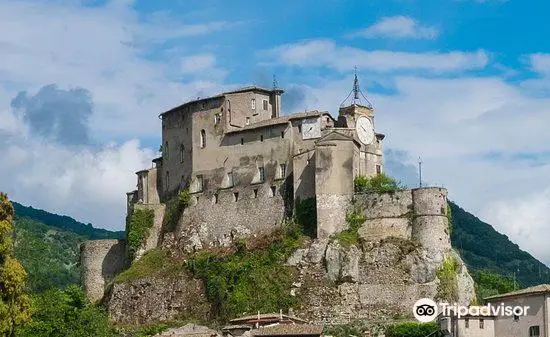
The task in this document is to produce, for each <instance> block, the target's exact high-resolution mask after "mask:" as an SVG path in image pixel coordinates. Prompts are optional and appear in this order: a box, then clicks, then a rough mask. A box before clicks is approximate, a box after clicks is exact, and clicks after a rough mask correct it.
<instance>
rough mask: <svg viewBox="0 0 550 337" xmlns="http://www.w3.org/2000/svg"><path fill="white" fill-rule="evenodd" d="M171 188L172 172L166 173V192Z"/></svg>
mask: <svg viewBox="0 0 550 337" xmlns="http://www.w3.org/2000/svg"><path fill="white" fill-rule="evenodd" d="M169 188H170V172H168V171H166V191H168V189H169Z"/></svg>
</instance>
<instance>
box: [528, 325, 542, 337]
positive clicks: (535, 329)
mask: <svg viewBox="0 0 550 337" xmlns="http://www.w3.org/2000/svg"><path fill="white" fill-rule="evenodd" d="M538 336H540V327H539V326H538V325H533V326H531V327H529V337H538Z"/></svg>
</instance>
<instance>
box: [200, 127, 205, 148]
mask: <svg viewBox="0 0 550 337" xmlns="http://www.w3.org/2000/svg"><path fill="white" fill-rule="evenodd" d="M205 146H206V131H204V129H202V130H201V148H203V147H205Z"/></svg>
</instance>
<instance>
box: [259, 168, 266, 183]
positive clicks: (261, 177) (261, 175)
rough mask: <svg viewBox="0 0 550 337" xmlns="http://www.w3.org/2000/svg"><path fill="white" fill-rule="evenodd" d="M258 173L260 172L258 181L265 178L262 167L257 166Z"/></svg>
mask: <svg viewBox="0 0 550 337" xmlns="http://www.w3.org/2000/svg"><path fill="white" fill-rule="evenodd" d="M258 173H259V174H260V181H261V182H263V181H264V179H265V171H264V168H263V167H258Z"/></svg>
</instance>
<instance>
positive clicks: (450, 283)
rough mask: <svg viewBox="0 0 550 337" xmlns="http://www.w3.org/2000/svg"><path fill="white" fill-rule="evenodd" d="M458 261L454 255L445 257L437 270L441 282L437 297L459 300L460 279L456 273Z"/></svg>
mask: <svg viewBox="0 0 550 337" xmlns="http://www.w3.org/2000/svg"><path fill="white" fill-rule="evenodd" d="M457 269H458V262H457V261H456V260H455V259H454V258H452V257H446V258H444V259H443V261H442V263H441V266H440V267H439V269H438V270H437V271H436V275H437V278H438V279H439V284H438V285H437V298H438V299H440V300H446V301H457V300H458V280H457V278H456V273H457Z"/></svg>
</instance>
